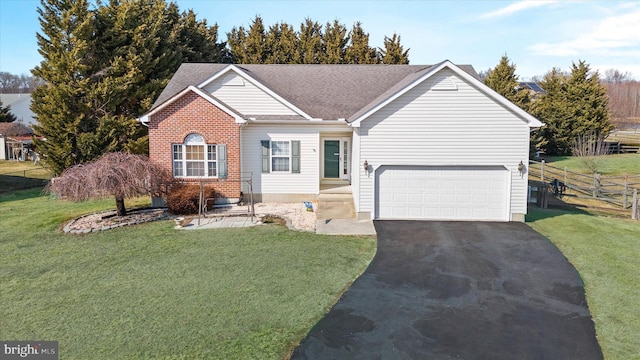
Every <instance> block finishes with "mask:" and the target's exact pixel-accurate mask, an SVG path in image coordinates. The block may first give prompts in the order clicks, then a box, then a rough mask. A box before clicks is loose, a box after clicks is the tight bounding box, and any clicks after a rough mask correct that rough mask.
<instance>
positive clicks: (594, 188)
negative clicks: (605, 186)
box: [592, 173, 600, 199]
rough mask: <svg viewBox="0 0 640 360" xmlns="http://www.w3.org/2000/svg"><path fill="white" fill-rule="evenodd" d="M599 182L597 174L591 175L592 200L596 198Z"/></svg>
mask: <svg viewBox="0 0 640 360" xmlns="http://www.w3.org/2000/svg"><path fill="white" fill-rule="evenodd" d="M599 183H600V181H598V173H595V174H593V192H592V193H593V198H594V199H595V198H597V197H598V186H599Z"/></svg>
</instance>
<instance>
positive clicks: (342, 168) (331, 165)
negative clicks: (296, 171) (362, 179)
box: [322, 138, 351, 180]
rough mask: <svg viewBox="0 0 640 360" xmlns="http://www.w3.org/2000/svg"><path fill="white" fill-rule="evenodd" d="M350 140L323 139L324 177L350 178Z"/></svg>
mask: <svg viewBox="0 0 640 360" xmlns="http://www.w3.org/2000/svg"><path fill="white" fill-rule="evenodd" d="M350 145H351V144H350V142H349V139H348V138H344V139H325V140H324V141H323V147H324V151H323V158H324V160H323V174H322V175H323V176H322V177H323V178H324V179H345V180H346V179H349V151H350Z"/></svg>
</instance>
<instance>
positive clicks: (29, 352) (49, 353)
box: [0, 341, 58, 360]
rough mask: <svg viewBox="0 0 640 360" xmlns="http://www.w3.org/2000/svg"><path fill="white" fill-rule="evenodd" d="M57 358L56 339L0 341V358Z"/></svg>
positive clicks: (1, 359) (11, 359)
mask: <svg viewBox="0 0 640 360" xmlns="http://www.w3.org/2000/svg"><path fill="white" fill-rule="evenodd" d="M14 359H29V360H58V342H57V341H0V360H14Z"/></svg>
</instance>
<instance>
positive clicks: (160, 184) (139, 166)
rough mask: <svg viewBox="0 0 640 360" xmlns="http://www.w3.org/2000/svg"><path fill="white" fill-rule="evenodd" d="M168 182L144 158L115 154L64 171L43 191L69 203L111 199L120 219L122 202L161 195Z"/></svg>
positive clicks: (164, 173) (162, 172) (123, 212)
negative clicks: (137, 197)
mask: <svg viewBox="0 0 640 360" xmlns="http://www.w3.org/2000/svg"><path fill="white" fill-rule="evenodd" d="M171 180H172V176H171V174H170V173H169V172H168V171H167V170H166V169H165V168H163V167H161V166H159V165H157V164H155V163H152V162H151V161H149V158H148V157H146V156H143V155H134V154H128V153H119V152H116V153H108V154H105V155H103V156H102V157H101V158H99V159H98V160H95V161H92V162H88V163H85V164H79V165H75V166H73V167H70V168H68V169H66V170H65V171H64V172H63V173H62V175H61V176H60V177H57V178H55V179H53V180H52V181H51V182H50V183H49V185H48V186H47V189H46V191H47V192H49V193H52V194H55V195H56V196H58V197H60V198H64V199H69V200H71V201H84V200H90V199H104V198H108V197H114V198H115V200H116V211H117V215H118V216H124V215H126V214H127V210H126V208H125V205H124V199H128V198H133V197H136V196H144V195H153V196H160V195H163V194H165V193H166V189H167V188H168V186H169V184H170V183H171Z"/></svg>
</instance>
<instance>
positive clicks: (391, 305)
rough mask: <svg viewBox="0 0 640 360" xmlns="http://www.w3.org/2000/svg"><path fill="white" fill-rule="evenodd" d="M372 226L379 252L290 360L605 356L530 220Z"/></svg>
mask: <svg viewBox="0 0 640 360" xmlns="http://www.w3.org/2000/svg"><path fill="white" fill-rule="evenodd" d="M375 226H376V229H377V230H378V249H377V253H376V255H375V258H374V259H373V261H372V262H371V264H370V265H369V267H368V268H367V270H366V271H365V272H364V274H362V276H361V277H360V278H358V279H357V280H356V281H355V282H354V283H353V284H352V286H351V287H350V288H349V289H348V290H347V292H346V293H345V294H344V295H343V296H342V298H341V299H340V300H339V301H338V303H337V304H336V305H335V306H334V307H333V308H332V309H331V310H330V311H329V313H328V314H327V315H326V316H325V317H324V318H323V319H321V320H320V321H319V322H318V323H317V324H316V325H315V326H314V327H313V329H311V331H310V332H309V334H308V335H307V337H306V338H305V339H304V340H303V341H302V342H301V344H300V345H299V346H298V348H296V349H295V351H294V352H293V354H292V356H291V358H292V359H318V360H320V359H491V360H500V359H504V360H507V359H508V360H511V359H580V360H590V359H594V360H600V359H602V358H603V355H602V352H601V350H600V346H599V345H598V342H597V338H596V333H595V328H594V324H593V321H592V320H591V316H590V314H589V309H588V307H587V303H586V300H585V295H584V285H583V283H582V281H581V279H580V275H579V274H578V272H577V271H576V270H575V269H574V268H573V266H572V265H571V264H570V263H569V262H568V261H567V259H566V258H565V257H564V256H563V255H562V253H560V251H558V249H557V248H556V247H555V246H554V245H553V244H552V243H551V242H550V241H549V240H548V239H546V238H544V237H543V236H541V235H540V234H538V233H537V232H535V231H533V230H532V229H531V228H529V227H528V226H527V225H526V224H522V223H477V222H438V221H377V222H376V223H375Z"/></svg>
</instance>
